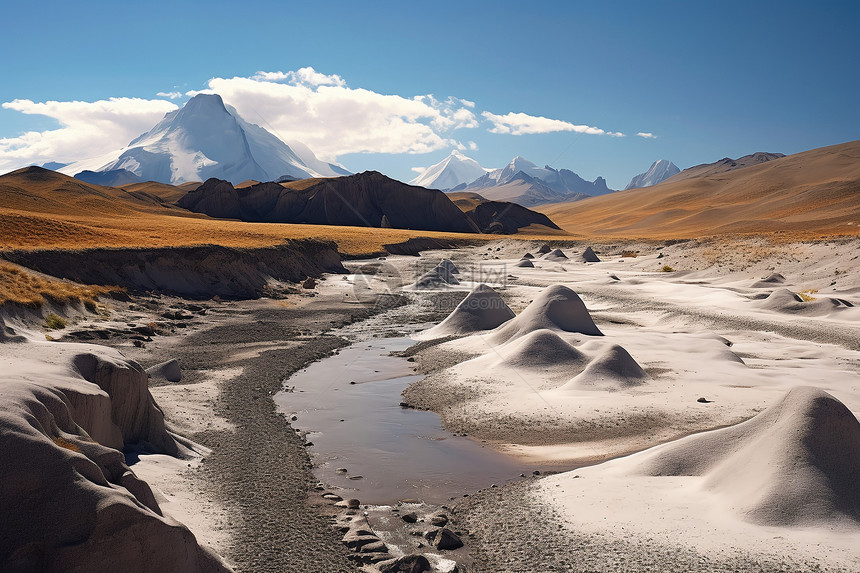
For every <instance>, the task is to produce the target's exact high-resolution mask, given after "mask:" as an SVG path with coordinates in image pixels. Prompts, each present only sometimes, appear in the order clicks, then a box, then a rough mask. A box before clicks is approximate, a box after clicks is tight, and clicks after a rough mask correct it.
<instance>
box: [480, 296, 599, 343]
mask: <svg viewBox="0 0 860 573" xmlns="http://www.w3.org/2000/svg"><path fill="white" fill-rule="evenodd" d="M542 328H548V329H550V330H563V331H565V332H578V333H580V334H588V335H591V336H603V333H602V332H600V330H599V329H598V328H597V326H596V325H595V324H594V321H593V320H592V319H591V315H590V314H588V309H587V308H585V303H584V302H582V299H581V298H579V296H578V295H577V294H576V293H575V292H573V291H572V290H570V289H569V288H568V287H566V286H564V285H553V286H550V287H547V288H545V289H544V290H543V291H541V293H540V294H539V295H538V296H537V297H536V298H535V299H534V300H533V301H532V303H531V304H529V305H528V306H527V307H526V308H525V310H523V311H522V312H521V313H520V314H519V315H518V316H517V317H516V318H514V319H512V320H510V321H509V322H507V323H506V324H503V325H502V326H500V327H499V328H497V329H496V330H495V332H494V333H493V340H494V341H495V342H496V343H502V342H505V341H508V340H511V339H512V338H516V337H519V336H524V335H526V334H529V333H530V332H534V331H535V330H540V329H542Z"/></svg>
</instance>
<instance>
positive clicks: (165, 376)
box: [146, 360, 182, 382]
mask: <svg viewBox="0 0 860 573" xmlns="http://www.w3.org/2000/svg"><path fill="white" fill-rule="evenodd" d="M146 373H147V374H149V376H150V377H151V378H155V379H157V380H167V381H168V382H179V381H181V380H182V369H181V368H180V367H179V361H178V360H168V361H167V362H162V363H161V364H156V365H155V366H150V367H149V368H147V369H146Z"/></svg>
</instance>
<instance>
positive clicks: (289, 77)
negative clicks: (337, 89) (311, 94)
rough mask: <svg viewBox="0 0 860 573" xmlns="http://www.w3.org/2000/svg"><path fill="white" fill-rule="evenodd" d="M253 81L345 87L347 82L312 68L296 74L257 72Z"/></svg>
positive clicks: (303, 69) (298, 71)
mask: <svg viewBox="0 0 860 573" xmlns="http://www.w3.org/2000/svg"><path fill="white" fill-rule="evenodd" d="M251 79H252V80H257V81H261V82H283V81H286V82H289V83H292V84H304V85H308V86H345V85H346V82H345V81H344V80H343V78H342V77H340V76H338V75H334V74H332V75H327V74H323V73H320V72H318V71H316V70H315V69H313V68H311V67H307V68H299V69H298V70H296V71H295V72H286V73H284V72H257V73H256V74H254V75H253V76H251Z"/></svg>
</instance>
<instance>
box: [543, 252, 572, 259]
mask: <svg viewBox="0 0 860 573" xmlns="http://www.w3.org/2000/svg"><path fill="white" fill-rule="evenodd" d="M543 259H544V260H546V261H566V260H568V258H567V255H565V254H564V252H562V250H561V249H555V250H554V251H550V252H549V253H547V254H545V255H544V256H543Z"/></svg>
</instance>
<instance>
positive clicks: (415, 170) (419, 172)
mask: <svg viewBox="0 0 860 573" xmlns="http://www.w3.org/2000/svg"><path fill="white" fill-rule="evenodd" d="M412 171H414V172H415V173H417V174H418V175H421V174H422V173H424V172H425V171H427V168H426V167H413V168H412Z"/></svg>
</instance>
